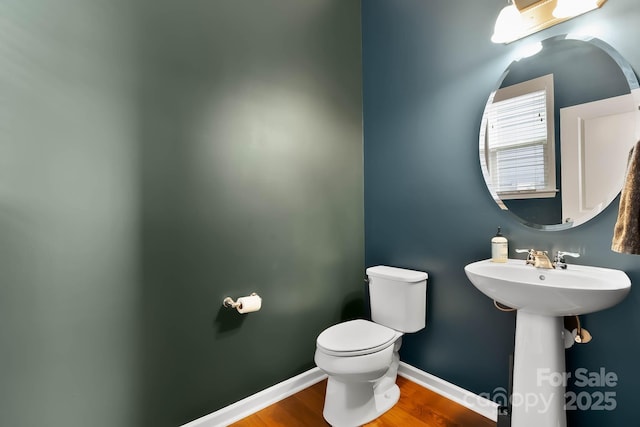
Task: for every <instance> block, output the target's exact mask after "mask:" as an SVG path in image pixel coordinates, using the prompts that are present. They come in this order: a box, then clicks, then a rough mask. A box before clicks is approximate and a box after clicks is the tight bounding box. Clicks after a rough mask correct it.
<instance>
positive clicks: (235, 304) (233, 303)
mask: <svg viewBox="0 0 640 427" xmlns="http://www.w3.org/2000/svg"><path fill="white" fill-rule="evenodd" d="M250 296H252V297H254V296H258V294H256V293H255V292H252V293H251V295H250ZM222 305H223V306H225V307H227V308H238V307H240V305H242V303H241V302H238V301H234V300H233V298H231V297H226V298H225V299H223V300H222Z"/></svg>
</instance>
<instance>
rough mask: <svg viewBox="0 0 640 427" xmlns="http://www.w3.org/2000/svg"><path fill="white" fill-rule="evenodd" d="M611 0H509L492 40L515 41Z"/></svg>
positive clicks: (501, 13) (502, 11)
mask: <svg viewBox="0 0 640 427" xmlns="http://www.w3.org/2000/svg"><path fill="white" fill-rule="evenodd" d="M606 1H607V0H508V2H507V6H505V7H504V8H503V9H502V10H501V11H500V13H499V14H498V18H497V19H496V25H495V28H494V33H493V36H491V41H492V42H494V43H505V44H507V43H511V42H513V41H516V40H519V39H521V38H523V37H526V36H528V35H531V34H533V33H536V32H538V31H541V30H544V29H545V28H549V27H552V26H554V25H556V24H559V23H561V22H564V21H567V20H569V19H572V18H575V17H576V16H578V15H582V14H583V13H586V12H589V11H592V10H595V9H598V8H600V7H602V5H603V4H604V3H606Z"/></svg>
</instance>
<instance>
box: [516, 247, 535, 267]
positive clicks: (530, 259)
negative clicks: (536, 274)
mask: <svg viewBox="0 0 640 427" xmlns="http://www.w3.org/2000/svg"><path fill="white" fill-rule="evenodd" d="M516 252H517V253H519V254H527V262H526V263H527V264H530V263H531V262H533V256H534V254H535V253H536V250H535V249H516Z"/></svg>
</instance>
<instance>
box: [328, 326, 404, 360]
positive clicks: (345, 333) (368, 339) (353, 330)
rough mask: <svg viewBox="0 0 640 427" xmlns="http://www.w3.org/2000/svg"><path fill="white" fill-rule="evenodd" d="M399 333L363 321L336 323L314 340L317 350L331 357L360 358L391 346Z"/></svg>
mask: <svg viewBox="0 0 640 427" xmlns="http://www.w3.org/2000/svg"><path fill="white" fill-rule="evenodd" d="M401 335H402V333H401V332H398V331H395V330H393V329H391V328H387V327H386V326H382V325H379V324H377V323H373V322H369V321H367V320H363V319H356V320H350V321H347V322H343V323H338V324H337V325H333V326H331V327H329V328H327V329H325V330H324V331H323V332H322V333H321V334H320V335H318V338H317V340H316V344H317V347H318V349H320V350H321V351H322V352H323V353H325V354H328V355H332V356H342V357H349V356H360V355H364V354H370V353H375V352H378V351H380V350H383V349H385V348H387V347H389V346H390V345H392V344H393V343H394V342H395V341H396V339H397V338H398V337H400V336H401Z"/></svg>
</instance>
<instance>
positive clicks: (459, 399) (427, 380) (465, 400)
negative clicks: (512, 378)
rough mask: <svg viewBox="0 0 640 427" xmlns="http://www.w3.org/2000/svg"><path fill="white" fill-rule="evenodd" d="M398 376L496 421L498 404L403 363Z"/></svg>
mask: <svg viewBox="0 0 640 427" xmlns="http://www.w3.org/2000/svg"><path fill="white" fill-rule="evenodd" d="M398 375H400V376H402V377H405V378H406V379H408V380H410V381H413V382H414V383H416V384H420V385H421V386H423V387H425V388H428V389H429V390H431V391H433V392H434V393H438V394H439V395H441V396H444V397H446V398H447V399H449V400H452V401H454V402H456V403H458V404H460V405H462V406H464V407H466V408H468V409H470V410H472V411H474V412H476V413H478V414H480V415H482V416H484V417H486V418H489V419H490V420H493V421H496V422H497V421H498V404H497V403H495V402H493V401H491V400H489V399H485V398H484V397H481V396H478V395H477V394H474V393H471V392H470V391H467V390H465V389H463V388H461V387H458V386H457V385H455V384H452V383H450V382H447V381H445V380H443V379H441V378H438V377H436V376H434V375H431V374H429V373H427V372H424V371H421V370H420V369H418V368H414V367H413V366H411V365H408V364H406V363H404V362H400V368H399V369H398Z"/></svg>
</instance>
